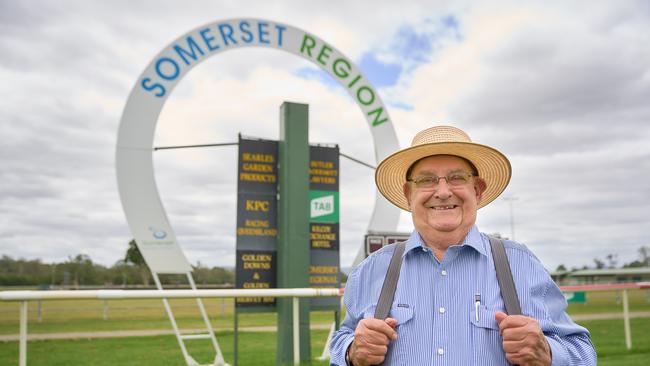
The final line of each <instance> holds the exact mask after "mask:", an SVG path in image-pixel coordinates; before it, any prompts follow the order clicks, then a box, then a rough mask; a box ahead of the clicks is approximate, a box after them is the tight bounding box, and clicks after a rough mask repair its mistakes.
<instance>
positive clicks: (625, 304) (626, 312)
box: [623, 290, 632, 350]
mask: <svg viewBox="0 0 650 366" xmlns="http://www.w3.org/2000/svg"><path fill="white" fill-rule="evenodd" d="M623 323H624V324H625V347H627V349H628V350H630V349H632V334H630V309H629V306H628V302H627V290H623Z"/></svg>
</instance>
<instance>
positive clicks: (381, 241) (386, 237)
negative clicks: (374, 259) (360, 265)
mask: <svg viewBox="0 0 650 366" xmlns="http://www.w3.org/2000/svg"><path fill="white" fill-rule="evenodd" d="M409 236H410V234H407V233H371V234H367V235H366V238H365V242H366V245H365V248H366V257H367V256H369V255H370V254H372V253H374V252H376V251H378V250H379V249H381V248H383V247H385V246H386V245H390V244H393V243H398V242H400V241H406V240H408V238H409Z"/></svg>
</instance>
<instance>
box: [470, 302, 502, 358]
mask: <svg viewBox="0 0 650 366" xmlns="http://www.w3.org/2000/svg"><path fill="white" fill-rule="evenodd" d="M497 311H501V310H499V309H496V308H490V307H487V306H485V305H481V306H479V307H478V311H477V309H476V308H474V307H473V308H472V310H471V312H470V322H471V326H470V328H471V333H472V334H471V335H472V347H471V348H472V350H473V361H474V362H473V364H474V365H480V364H486V363H485V362H486V360H491V361H490V364H498V365H510V364H509V363H508V361H507V360H506V357H505V353H504V352H503V341H502V338H501V332H500V330H499V325H498V324H497V321H496V319H495V316H494V314H495V313H496V312H497ZM477 314H478V317H477V316H476V315H477ZM492 361H494V362H492Z"/></svg>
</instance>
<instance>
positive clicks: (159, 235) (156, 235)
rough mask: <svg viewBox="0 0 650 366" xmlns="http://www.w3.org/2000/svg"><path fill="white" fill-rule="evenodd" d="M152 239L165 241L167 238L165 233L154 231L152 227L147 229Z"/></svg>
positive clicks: (163, 231)
mask: <svg viewBox="0 0 650 366" xmlns="http://www.w3.org/2000/svg"><path fill="white" fill-rule="evenodd" d="M149 230H151V233H152V234H153V237H154V238H156V239H165V238H166V237H167V232H166V231H165V230H160V229H156V228H154V227H149Z"/></svg>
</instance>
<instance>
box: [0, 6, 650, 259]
mask: <svg viewBox="0 0 650 366" xmlns="http://www.w3.org/2000/svg"><path fill="white" fill-rule="evenodd" d="M519 3H521V2H490V5H489V6H487V5H482V4H479V2H478V1H476V2H464V1H459V2H453V5H450V4H449V3H447V2H442V1H437V2H434V1H417V2H415V1H412V2H408V3H406V4H404V2H397V1H392V2H388V1H382V2H378V1H355V2H349V1H348V2H344V1H320V2H305V1H273V2H270V1H257V2H255V1H252V2H241V1H209V2H208V1H203V2H202V1H196V2H180V1H178V2H172V1H160V0H158V1H138V2H135V1H111V2H105V1H77V2H73V1H8V0H0V49H2V50H3V52H2V55H0V80H1V82H0V137H1V140H0V141H1V143H0V254H3V255H9V256H11V257H14V258H26V259H35V258H40V259H42V260H43V261H45V262H51V261H62V260H65V259H66V258H67V257H68V256H73V255H76V254H79V253H83V254H87V255H89V256H90V257H91V258H92V259H93V260H94V261H96V262H99V263H102V264H105V265H111V264H113V263H114V262H115V261H117V260H118V259H120V258H122V257H123V255H124V252H125V250H126V247H127V242H128V241H129V240H130V238H131V234H130V232H129V229H128V226H127V223H126V220H125V217H124V213H123V211H122V207H121V204H120V200H119V197H118V193H117V183H116V178H115V158H114V156H115V146H116V138H117V129H118V125H119V121H120V117H121V115H122V110H123V108H124V105H125V102H126V100H127V97H128V95H129V92H130V90H131V89H132V88H133V86H134V85H135V83H136V82H137V81H138V78H139V76H140V74H141V73H142V71H143V70H144V69H145V67H146V66H147V65H148V64H149V62H151V60H152V59H153V58H154V56H155V55H156V54H157V53H158V52H160V51H161V50H162V49H163V48H164V47H165V46H167V45H168V44H169V43H170V42H172V41H173V40H174V39H176V38H177V37H179V36H181V35H183V34H185V33H187V32H189V31H190V30H192V29H194V28H196V27H199V26H201V25H204V24H209V23H215V22H218V21H220V20H224V19H229V18H246V17H254V18H263V19H269V20H272V21H277V22H281V23H286V24H289V25H293V26H295V27H298V28H302V29H304V30H306V31H308V32H310V33H312V34H315V35H317V36H318V37H320V38H322V39H323V40H325V41H327V42H328V43H329V44H331V45H333V46H334V47H336V48H337V49H338V50H340V51H341V52H343V53H344V54H345V55H346V56H348V57H349V58H350V59H351V60H353V61H354V62H355V63H356V65H357V66H358V67H359V68H360V69H361V70H362V71H363V72H364V74H365V75H366V76H367V78H368V79H369V80H371V81H372V83H373V85H374V86H375V87H376V88H377V89H378V91H379V93H380V95H381V97H382V98H383V100H384V103H385V104H386V105H387V106H388V108H389V113H390V115H391V117H392V120H393V124H394V127H395V130H396V132H397V135H398V138H399V141H400V145H401V146H407V145H409V144H410V141H411V138H412V137H413V135H414V134H415V133H416V132H417V131H419V130H422V129H424V128H426V127H429V126H432V125H436V124H451V125H454V126H457V127H459V128H462V129H464V130H466V131H467V132H468V134H469V135H470V136H471V137H472V139H473V140H474V141H477V142H480V143H485V144H488V145H491V146H494V147H496V148H497V149H499V150H501V151H502V152H503V153H505V154H506V155H507V156H508V157H509V158H510V159H511V162H512V165H513V177H512V181H511V184H510V186H509V187H508V189H507V190H506V192H505V193H504V194H503V195H502V197H500V198H499V199H497V200H496V201H494V202H493V203H492V204H490V205H489V206H488V207H486V208H484V209H481V211H480V213H479V220H478V224H479V227H480V228H481V230H482V231H484V232H488V233H495V232H499V233H502V234H503V235H505V236H511V235H512V232H511V225H510V220H511V208H512V209H513V212H514V224H515V233H514V235H515V237H516V239H517V240H518V241H521V242H523V243H525V244H526V245H528V246H529V247H530V248H531V249H532V250H533V251H534V252H535V253H536V254H537V255H538V257H539V258H540V259H541V260H542V262H543V263H544V264H545V265H546V266H547V268H550V269H554V268H555V267H557V265H559V264H561V263H562V264H565V265H566V266H567V267H572V266H582V265H585V264H588V265H592V264H593V258H594V257H599V258H604V257H605V256H606V255H607V254H609V253H613V254H617V255H618V261H619V264H621V263H624V262H629V261H632V260H634V259H636V257H637V249H638V248H639V247H640V246H642V245H650V237H649V236H648V229H649V228H650V219H648V216H649V214H650V47H648V45H650V5H649V3H648V2H647V1H625V2H611V1H597V2H594V1H574V2H571V4H565V3H566V2H548V1H544V2H542V1H540V2H525V3H526V5H521V4H519ZM242 4H244V5H242ZM285 100H288V101H295V102H301V103H307V104H309V108H310V128H311V129H310V141H312V142H327V143H338V144H339V146H340V149H341V151H342V152H343V153H345V154H348V155H352V156H354V157H356V158H358V159H360V160H363V161H367V162H370V163H372V164H375V163H376V162H375V161H374V153H373V151H374V148H373V140H372V137H371V134H370V129H369V127H368V126H367V124H366V122H365V120H364V115H363V114H362V113H361V111H360V110H359V108H358V107H357V105H356V104H355V103H354V101H353V100H352V98H351V97H349V96H348V94H347V93H346V91H345V90H344V89H343V88H342V87H340V86H339V85H338V84H336V83H335V82H334V81H333V80H332V79H331V78H329V76H327V75H326V74H324V73H323V72H321V71H319V69H318V68H317V67H316V66H314V65H313V64H311V63H309V62H307V61H305V60H303V59H300V58H298V57H295V56H293V55H291V54H288V53H284V52H281V51H278V50H273V49H255V48H248V49H240V50H235V51H233V52H228V53H223V54H219V55H218V56H215V57H212V58H210V59H207V60H206V61H204V62H202V63H201V64H200V65H198V66H196V67H194V68H193V69H192V70H191V72H190V73H188V74H187V75H186V76H185V77H184V78H183V79H182V80H181V82H180V83H179V85H178V86H177V88H176V89H175V90H174V91H173V93H172V94H171V95H170V96H169V98H168V99H167V102H166V104H165V106H164V108H163V110H162V113H161V115H160V118H159V121H158V125H157V128H156V137H155V141H154V145H155V146H169V145H184V144H203V143H220V142H234V141H236V139H237V134H238V133H242V134H244V135H248V136H257V137H262V138H269V139H277V137H278V115H279V112H278V111H279V106H280V104H281V103H282V102H283V101H285ZM153 154H154V164H155V174H156V179H157V185H158V189H159V191H160V195H161V199H162V202H163V204H164V206H165V208H166V210H167V214H168V216H169V220H170V222H171V224H172V226H173V227H174V231H175V233H176V235H177V237H178V241H179V243H180V245H181V246H182V248H183V250H184V251H185V253H186V254H187V257H188V258H189V260H190V262H192V263H196V262H197V261H200V262H202V263H205V264H209V265H222V266H234V248H235V235H234V234H235V212H236V208H235V207H236V206H235V203H236V202H235V199H236V182H235V179H236V164H235V163H236V156H237V151H236V148H235V147H223V148H204V149H191V150H190V149H187V150H164V151H157V152H154V153H153ZM340 196H341V204H342V208H341V230H342V231H341V239H342V243H341V264H342V266H344V267H345V266H349V265H350V263H351V262H352V260H353V257H354V255H355V254H356V251H357V248H358V246H359V245H361V243H362V240H363V235H364V233H365V231H366V228H367V225H368V221H369V217H370V214H371V211H372V208H373V205H374V185H373V171H372V170H371V169H369V168H366V167H363V166H360V165H358V164H355V163H352V162H350V161H348V160H345V159H343V160H342V161H341V193H340ZM504 198H513V199H514V200H512V201H508V200H506V199H504ZM511 205H512V206H511ZM399 227H400V230H402V231H409V230H411V225H410V218H409V217H408V216H407V215H406V214H404V215H403V217H402V218H401V220H400V225H399Z"/></svg>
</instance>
